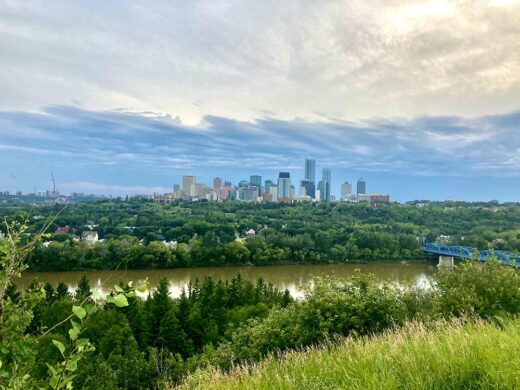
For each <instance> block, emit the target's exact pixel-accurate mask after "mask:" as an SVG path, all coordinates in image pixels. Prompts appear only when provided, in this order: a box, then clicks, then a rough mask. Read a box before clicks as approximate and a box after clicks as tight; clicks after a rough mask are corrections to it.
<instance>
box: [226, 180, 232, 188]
mask: <svg viewBox="0 0 520 390" xmlns="http://www.w3.org/2000/svg"><path fill="white" fill-rule="evenodd" d="M224 187H233V185H232V184H231V182H230V181H229V180H226V181H225V182H224Z"/></svg>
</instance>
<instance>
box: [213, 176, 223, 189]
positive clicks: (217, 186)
mask: <svg viewBox="0 0 520 390" xmlns="http://www.w3.org/2000/svg"><path fill="white" fill-rule="evenodd" d="M213 188H214V189H215V190H219V189H221V188H222V179H221V178H220V177H216V178H214V179H213Z"/></svg>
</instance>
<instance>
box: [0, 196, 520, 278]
mask: <svg viewBox="0 0 520 390" xmlns="http://www.w3.org/2000/svg"><path fill="white" fill-rule="evenodd" d="M420 206H421V207H418V205H417V204H407V205H400V204H381V205H377V207H373V206H370V205H368V204H349V203H342V202H324V203H320V204H309V203H298V204H291V205H287V204H276V203H266V204H263V203H247V202H238V201H237V202H223V203H219V202H177V203H172V204H156V203H150V202H145V201H128V202H123V201H106V202H89V203H80V204H76V205H68V206H66V207H65V208H62V207H63V206H41V207H38V206H35V207H34V208H30V209H29V208H26V206H22V207H21V208H20V207H7V206H5V205H4V206H0V217H3V216H9V217H18V218H27V220H28V223H29V233H30V232H37V231H39V229H41V227H42V226H43V225H44V223H45V221H47V218H49V217H51V216H55V215H56V214H57V217H56V218H55V220H54V221H53V223H52V224H51V226H50V228H49V231H51V232H55V231H56V229H57V228H58V227H64V226H68V227H70V232H69V233H68V234H63V233H53V234H51V235H50V236H49V237H48V238H47V239H46V240H47V241H48V242H47V243H46V245H47V246H42V247H40V248H38V249H37V250H36V251H35V252H34V253H33V254H32V256H31V259H30V266H31V268H32V269H37V270H49V271H51V270H72V269H91V268H97V269H110V268H115V267H117V266H119V267H127V268H142V267H152V266H155V267H186V266H188V267H189V266H205V265H211V266H216V265H223V264H253V265H262V264H275V263H284V262H291V263H294V262H307V263H324V262H342V261H346V260H349V261H356V260H361V261H372V260H393V259H397V260H401V259H420V258H423V253H422V251H421V243H422V242H423V241H439V240H441V241H444V242H446V243H447V244H456V245H467V246H473V247H477V248H479V249H487V248H488V247H492V248H495V249H502V250H509V251H512V252H518V251H520V206H519V205H518V204H503V205H501V204H498V203H496V202H490V203H458V202H442V203H432V204H429V205H426V206H425V205H420ZM87 230H95V231H96V232H97V233H98V235H99V238H100V239H101V240H103V242H101V243H97V244H94V245H90V246H89V245H85V243H84V242H81V241H77V239H78V237H79V236H80V235H81V233H82V232H84V231H87ZM253 231H254V233H253ZM165 243H167V244H168V245H165Z"/></svg>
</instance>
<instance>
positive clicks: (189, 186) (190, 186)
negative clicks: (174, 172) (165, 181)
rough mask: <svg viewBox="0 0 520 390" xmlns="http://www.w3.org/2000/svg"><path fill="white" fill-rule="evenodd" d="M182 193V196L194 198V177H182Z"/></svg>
mask: <svg viewBox="0 0 520 390" xmlns="http://www.w3.org/2000/svg"><path fill="white" fill-rule="evenodd" d="M182 191H183V192H184V195H188V196H195V176H183V177H182Z"/></svg>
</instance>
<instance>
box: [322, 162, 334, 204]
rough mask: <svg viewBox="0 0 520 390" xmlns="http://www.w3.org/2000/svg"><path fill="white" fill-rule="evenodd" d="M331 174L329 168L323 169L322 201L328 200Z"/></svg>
mask: <svg viewBox="0 0 520 390" xmlns="http://www.w3.org/2000/svg"><path fill="white" fill-rule="evenodd" d="M331 179H332V174H331V171H330V169H329V168H323V170H322V178H321V180H322V181H323V192H324V194H323V195H322V198H323V200H330V186H331Z"/></svg>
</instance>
